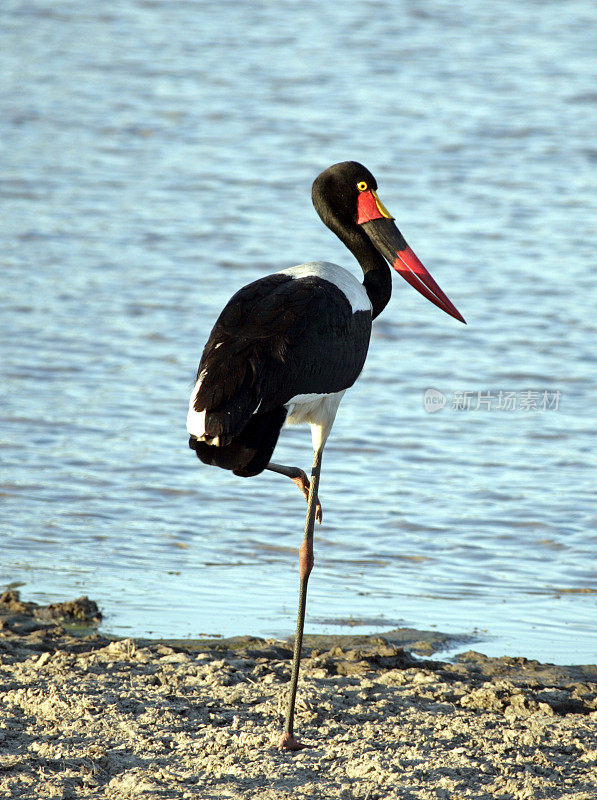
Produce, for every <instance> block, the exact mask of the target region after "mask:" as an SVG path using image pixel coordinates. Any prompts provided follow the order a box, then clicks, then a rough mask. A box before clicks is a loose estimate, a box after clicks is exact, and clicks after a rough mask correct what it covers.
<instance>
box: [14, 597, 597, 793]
mask: <svg viewBox="0 0 597 800" xmlns="http://www.w3.org/2000/svg"><path fill="white" fill-rule="evenodd" d="M100 616H101V615H100V614H99V611H98V609H97V606H96V605H95V603H93V602H92V601H89V600H87V598H80V599H79V600H77V601H72V602H67V603H58V604H52V605H51V606H45V607H44V606H37V605H36V604H34V603H26V602H23V601H22V600H21V599H20V597H19V596H18V593H16V592H5V593H4V595H2V596H1V597H0V796H1V797H7V798H8V797H11V798H13V797H14V798H36V797H43V798H45V797H48V798H50V797H56V798H64V800H67V799H68V798H109V799H111V798H128V797H143V798H148V800H149V799H152V798H170V797H177V798H185V800H186V798H245V797H246V798H263V799H264V800H274V799H276V800H278V798H290V797H293V798H319V797H322V798H336V797H338V798H344V799H345V800H347V799H348V800H350V798H362V800H375V798H405V800H406V799H409V800H410V799H411V798H421V799H424V800H427V799H428V798H454V800H456V799H457V798H458V799H459V798H469V797H470V798H477V799H478V800H480V799H482V798H499V799H500V800H529V799H530V798H564V797H565V798H572V799H573V800H595V798H597V788H596V787H597V667H595V666H594V665H586V666H565V665H552V664H541V663H539V662H537V661H529V660H527V659H524V658H507V657H504V658H487V657H485V656H483V655H482V654H480V653H476V652H475V651H472V650H468V651H467V652H464V653H462V654H461V655H459V656H457V657H456V658H454V659H453V660H451V661H449V662H448V661H444V660H434V659H433V658H427V657H421V656H415V655H413V654H412V652H411V650H412V649H413V648H412V647H411V648H410V649H408V648H405V647H403V646H402V644H403V643H404V642H403V643H399V640H400V638H401V635H402V636H403V638H404V639H405V640H406V641H407V642H410V644H411V645H414V649H417V648H418V650H419V652H423V653H424V652H425V650H426V648H427V650H432V649H433V645H430V644H425V641H426V640H425V637H424V636H423V638H422V639H421V638H420V637H419V639H418V638H417V635H418V634H420V633H421V632H416V631H404V633H403V634H401V633H400V631H398V632H390V633H389V634H388V636H355V637H350V636H349V637H346V636H342V637H307V638H306V653H305V658H304V662H303V669H302V679H301V682H300V684H299V700H298V705H297V732H298V733H299V734H300V736H301V738H302V739H303V741H305V743H307V744H308V745H309V748H308V749H307V750H304V751H301V752H299V753H296V754H292V755H291V754H289V753H281V752H279V751H278V750H276V748H275V746H274V744H275V742H276V740H277V737H278V734H279V730H280V725H281V718H282V713H283V709H284V700H285V694H286V682H287V680H288V677H289V674H290V658H291V655H292V652H291V644H290V643H289V642H287V641H277V640H263V639H258V638H255V637H250V636H247V637H235V638H234V639H221V640H212V641H204V640H201V641H197V642H188V641H184V642H180V641H168V642H165V641H149V640H141V639H137V640H133V639H124V640H113V639H109V638H107V637H105V636H101V635H99V634H98V633H93V632H92V633H89V632H88V631H89V625H91V624H93V623H94V621H95V622H97V621H98V619H99V617H100ZM73 624H74V625H81V626H83V627H84V628H85V629H86V630H87V632H86V633H85V634H84V635H77V634H76V633H74V632H73V631H72V629H70V630H69V626H72V625H73ZM440 637H441V635H440ZM437 644H438V646H439V642H438V643H437Z"/></svg>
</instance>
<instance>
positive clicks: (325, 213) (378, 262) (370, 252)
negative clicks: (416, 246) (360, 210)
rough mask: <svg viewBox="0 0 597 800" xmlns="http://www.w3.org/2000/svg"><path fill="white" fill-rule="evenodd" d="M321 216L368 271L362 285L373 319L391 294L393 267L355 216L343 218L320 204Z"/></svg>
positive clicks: (362, 267)
mask: <svg viewBox="0 0 597 800" xmlns="http://www.w3.org/2000/svg"><path fill="white" fill-rule="evenodd" d="M316 208H317V211H318V213H319V216H320V217H321V219H322V220H323V222H324V223H325V225H327V227H328V228H329V229H330V230H332V231H333V232H334V233H335V234H336V236H337V237H338V238H339V239H340V241H341V242H342V243H343V244H345V245H346V247H348V249H349V250H350V252H351V253H352V254H353V255H354V257H355V258H356V260H357V261H358V262H359V264H360V265H361V269H362V270H363V272H364V274H365V278H364V280H363V286H364V287H365V291H366V292H367V295H368V296H369V300H371V305H372V307H373V311H372V314H373V319H375V318H376V317H377V316H379V315H380V314H381V312H382V311H383V310H384V308H385V307H386V306H387V304H388V302H389V300H390V297H391V295H392V274H391V272H390V268H389V266H388V264H387V262H386V260H385V259H384V257H383V256H382V255H381V253H379V252H378V251H377V250H376V249H375V247H374V246H373V245H372V243H371V240H370V239H369V238H368V237H367V235H366V234H365V232H364V231H362V230H361V228H360V227H359V226H358V225H357V224H356V223H355V222H353V221H352V220H344V219H342V218H340V217H339V216H337V215H335V214H333V213H332V212H331V211H330V210H329V209H328V208H325V207H324V208H318V207H317V205H316Z"/></svg>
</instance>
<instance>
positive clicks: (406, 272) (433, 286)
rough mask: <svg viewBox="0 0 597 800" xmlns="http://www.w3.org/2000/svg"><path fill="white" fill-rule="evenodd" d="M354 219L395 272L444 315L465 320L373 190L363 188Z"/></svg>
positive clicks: (461, 320)
mask: <svg viewBox="0 0 597 800" xmlns="http://www.w3.org/2000/svg"><path fill="white" fill-rule="evenodd" d="M356 222H357V224H358V225H361V227H362V228H363V230H364V231H365V233H366V234H367V236H368V237H369V239H370V240H371V243H372V244H373V245H374V246H375V248H376V249H377V250H379V252H380V253H381V254H382V256H383V257H384V258H385V259H386V260H387V261H389V262H390V264H391V265H392V266H393V267H394V269H395V270H396V272H398V273H400V275H402V277H403V278H404V280H405V281H407V282H408V283H410V285H411V286H413V287H414V288H415V289H416V290H417V291H418V292H420V293H421V294H422V295H423V297H426V298H427V299H428V300H430V301H431V302H432V303H434V305H436V306H437V307H438V308H441V310H442V311H445V312H446V314H450V316H451V317H454V318H455V319H457V320H459V321H460V322H464V324H465V325H466V321H465V319H464V317H463V316H462V314H461V313H460V311H458V309H457V308H456V306H455V305H454V303H452V301H451V300H450V299H449V298H448V297H446V295H445V294H444V292H443V291H442V290H441V289H440V287H439V286H438V285H437V283H436V282H435V281H434V280H433V278H432V277H431V275H430V274H429V272H428V271H427V270H426V269H425V267H424V266H423V264H421V262H420V261H419V259H418V258H417V256H416V255H415V254H414V253H413V251H412V250H411V249H410V247H409V246H408V245H407V244H406V241H405V239H404V236H403V235H402V234H401V233H400V231H399V230H398V228H397V227H396V224H395V222H394V218H393V217H392V216H390V214H389V212H388V210H387V209H386V208H385V206H384V205H383V204H382V202H381V200H380V199H379V197H378V196H377V192H374V191H373V190H372V189H369V190H366V191H363V192H362V193H361V194H360V195H359V197H358V206H357V216H356Z"/></svg>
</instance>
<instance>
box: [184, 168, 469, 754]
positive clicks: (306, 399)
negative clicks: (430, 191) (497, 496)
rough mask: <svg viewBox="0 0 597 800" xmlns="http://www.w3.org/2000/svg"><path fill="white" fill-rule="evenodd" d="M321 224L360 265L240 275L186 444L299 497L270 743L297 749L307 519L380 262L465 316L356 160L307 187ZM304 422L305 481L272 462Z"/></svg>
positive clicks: (308, 557)
mask: <svg viewBox="0 0 597 800" xmlns="http://www.w3.org/2000/svg"><path fill="white" fill-rule="evenodd" d="M312 198H313V204H314V206H315V209H316V211H317V213H318V214H319V216H320V217H321V219H322V221H323V222H324V224H325V225H327V227H328V228H330V229H331V230H332V231H333V232H334V233H335V234H336V236H338V238H339V239H340V240H341V241H342V242H343V243H344V244H345V245H346V247H348V249H349V250H350V251H351V253H352V254H353V255H354V256H355V258H356V259H357V261H358V262H359V264H360V265H361V268H362V270H363V272H364V280H363V283H360V282H359V281H358V280H357V279H356V278H355V277H354V276H353V275H352V274H351V273H350V272H348V271H347V270H345V269H343V268H342V267H339V266H337V265H336V264H329V263H327V262H323V261H315V262H313V263H310V264H300V265H299V266H296V267H291V268H290V269H283V270H281V271H280V272H276V273H274V274H273V275H267V276H266V277H264V278H259V280H256V281H253V282H252V283H249V284H248V285H247V286H245V287H244V288H242V289H240V290H239V291H238V292H237V293H236V294H235V295H234V296H233V297H232V298H231V299H230V301H229V302H228V304H227V305H226V307H225V308H224V310H223V311H222V313H221V314H220V316H219V317H218V320H217V321H216V324H215V326H214V328H213V330H212V332H211V335H210V337H209V339H208V341H207V344H206V345H205V349H204V350H203V355H202V357H201V362H200V364H199V369H198V371H197V379H196V383H195V386H194V388H193V391H192V394H191V399H190V403H189V413H188V417H187V429H188V432H189V434H190V439H189V446H190V447H191V449H192V450H194V451H195V452H196V454H197V456H198V457H199V458H200V459H201V461H203V462H204V463H205V464H212V465H215V466H218V467H222V468H223V469H229V470H232V471H233V472H234V474H235V475H241V476H243V477H251V476H253V475H258V474H259V473H260V472H263V470H265V469H268V470H272V471H273V472H278V473H280V474H282V475H286V476H288V477H289V478H291V479H292V480H293V481H294V482H295V483H296V484H297V485H298V487H299V488H300V490H301V491H302V493H303V495H304V496H305V498H306V500H307V518H306V523H305V533H304V539H303V543H302V545H301V547H300V550H299V572H300V595H299V613H298V623H297V632H296V638H295V643H294V658H293V664H292V674H291V679H290V694H289V698H288V707H287V713H286V722H285V728H284V733H283V734H282V736H281V738H280V742H279V747H281V748H283V749H287V750H298V749H300V748H302V747H303V745H302V744H301V743H300V742H299V741H298V740H297V739H296V738H295V736H294V706H295V699H296V690H297V683H298V672H299V663H300V656H301V648H302V638H303V626H304V620H305V607H306V596H307V581H308V578H309V574H310V572H311V569H312V567H313V527H314V522H315V519H318V521H319V522H321V517H322V513H321V505H320V503H319V500H318V497H317V493H318V487H319V475H320V470H321V457H322V452H323V448H324V445H325V443H326V440H327V438H328V435H329V433H330V430H331V428H332V425H333V422H334V418H335V416H336V412H337V410H338V406H339V404H340V401H341V400H342V397H343V395H344V392H345V391H346V390H347V389H348V388H349V387H350V386H352V385H353V383H354V382H355V381H356V379H357V378H358V377H359V375H360V373H361V370H362V369H363V364H364V363H365V357H366V356H367V350H368V348H369V338H370V336H371V322H372V320H374V319H375V318H376V317H377V316H378V315H379V314H380V313H381V312H382V311H383V309H384V308H385V306H386V305H387V303H388V301H389V299H390V295H391V292H392V280H391V273H390V270H389V268H388V262H389V264H390V265H391V266H392V267H393V268H394V269H395V270H396V271H397V272H399V273H400V275H402V277H403V278H405V279H406V280H407V281H408V282H409V283H410V284H411V286H414V288H415V289H417V290H418V291H419V292H420V293H421V294H422V295H423V296H424V297H426V298H427V299H428V300H430V301H431V302H432V303H435V305H436V306H438V307H439V308H441V309H442V310H443V311H445V312H446V313H448V314H450V315H451V316H453V317H455V318H456V319H458V320H460V321H461V322H464V319H463V317H462V316H461V315H460V313H459V312H458V311H457V309H456V308H455V306H454V305H453V304H452V303H451V302H450V300H449V299H448V298H447V297H446V295H445V294H444V293H443V292H442V290H441V289H440V287H439V286H438V285H437V283H436V282H435V281H434V280H433V278H432V277H431V275H430V274H429V273H428V272H427V270H426V269H425V267H424V266H423V264H422V263H421V262H420V261H419V259H418V258H417V256H416V255H415V254H414V253H413V251H412V250H411V249H410V247H409V246H408V245H407V244H406V241H405V240H404V237H403V236H402V234H401V233H400V231H399V230H398V228H397V227H396V225H395V223H394V219H393V217H392V216H390V214H389V213H388V211H387V210H386V208H385V207H384V206H383V204H382V202H381V200H380V199H379V197H378V196H377V181H376V180H375V178H374V177H373V175H372V174H371V173H370V172H369V170H368V169H366V168H365V167H364V166H363V165H362V164H358V163H357V162H355V161H344V162H342V163H340V164H334V165H333V166H331V167H329V168H328V169H326V170H325V171H324V172H322V173H321V175H319V176H318V177H317V178H316V179H315V181H314V183H313V191H312ZM301 422H304V423H308V424H310V426H311V436H312V441H313V467H312V471H311V480H310V481H309V480H308V478H307V476H306V474H305V473H304V472H303V470H301V469H299V468H297V467H287V466H284V465H283V464H275V463H273V462H272V461H270V459H271V457H272V454H273V452H274V447H275V446H276V442H277V441H278V436H279V435H280V429H281V428H282V426H283V425H284V424H285V423H286V424H296V423H301Z"/></svg>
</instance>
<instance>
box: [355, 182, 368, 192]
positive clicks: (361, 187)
mask: <svg viewBox="0 0 597 800" xmlns="http://www.w3.org/2000/svg"><path fill="white" fill-rule="evenodd" d="M357 189H358V190H359V192H364V191H366V189H367V184H366V183H365V181H359V183H357Z"/></svg>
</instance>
